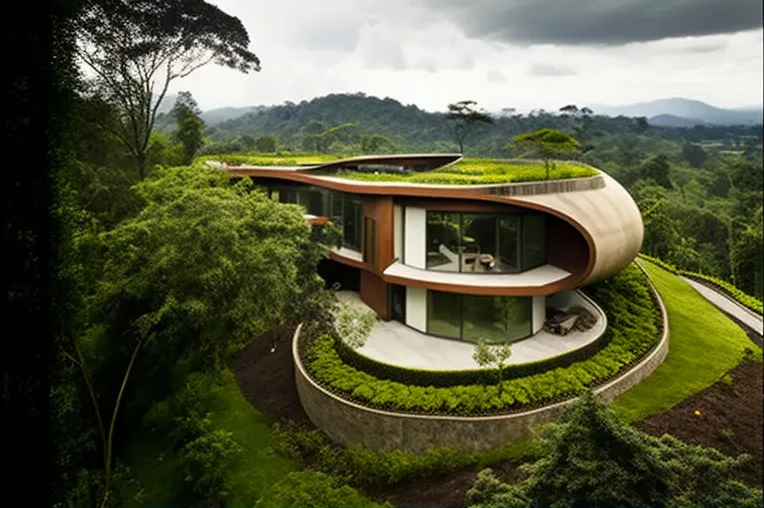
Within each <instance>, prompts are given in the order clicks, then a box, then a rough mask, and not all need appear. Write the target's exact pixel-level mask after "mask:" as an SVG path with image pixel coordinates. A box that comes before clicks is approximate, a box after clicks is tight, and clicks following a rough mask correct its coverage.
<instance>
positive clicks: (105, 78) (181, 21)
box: [77, 0, 260, 179]
mask: <svg viewBox="0 0 764 508" xmlns="http://www.w3.org/2000/svg"><path fill="white" fill-rule="evenodd" d="M77 36H78V56H79V58H80V59H81V60H82V61H83V62H84V63H85V64H87V65H88V66H89V67H90V69H91V70H92V71H93V72H94V74H95V77H94V78H93V79H92V80H91V81H90V86H89V87H88V89H87V91H88V93H91V94H93V95H96V96H98V97H101V98H103V99H104V100H105V101H107V102H108V103H110V104H113V105H114V107H115V108H116V109H117V111H118V117H117V119H116V121H115V122H110V123H103V124H102V127H103V128H105V129H107V130H109V131H110V132H112V133H113V134H114V135H115V136H117V137H118V138H119V139H120V140H121V141H122V143H124V145H125V146H126V147H127V149H128V150H129V151H130V153H131V155H132V156H133V157H134V158H135V161H136V164H137V167H138V175H139V177H140V179H143V178H144V177H145V176H146V166H147V163H146V161H147V152H148V148H149V143H150V136H151V131H152V129H153V128H154V123H155V121H156V116H157V110H158V108H159V105H160V104H161V102H162V99H163V98H164V96H165V94H166V93H167V89H168V87H169V85H170V83H172V82H173V81H175V80H177V79H181V78H184V77H186V76H188V75H189V74H191V73H192V72H194V71H195V70H196V69H199V68H200V67H202V66H204V65H207V64H209V63H216V64H219V65H223V66H226V67H229V68H232V69H236V70H239V71H241V72H245V73H246V72H249V71H252V70H254V71H259V70H260V59H259V58H258V57H257V56H256V55H255V54H254V53H252V52H251V51H249V49H248V46H249V36H248V35H247V31H246V30H245V29H244V26H243V25H242V24H241V21H239V19H238V18H235V17H233V16H229V15H228V14H226V13H224V12H223V11H221V10H220V9H219V8H217V7H216V6H214V5H212V4H209V3H207V2H205V1H204V0H169V1H160V0H99V1H90V2H88V3H87V6H86V7H85V9H84V10H83V12H82V15H81V16H80V18H79V20H78V23H77Z"/></svg>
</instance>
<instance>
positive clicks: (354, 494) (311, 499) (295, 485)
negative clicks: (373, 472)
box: [255, 471, 392, 508]
mask: <svg viewBox="0 0 764 508" xmlns="http://www.w3.org/2000/svg"><path fill="white" fill-rule="evenodd" d="M255 508H392V505H391V504H390V503H385V504H384V505H382V504H378V503H374V502H373V501H371V500H369V499H367V498H366V497H365V496H363V495H362V494H361V493H360V492H358V491H357V490H355V489H353V488H351V487H348V486H347V485H341V484H340V483H339V482H338V481H337V480H336V479H335V478H332V477H331V476H329V475H326V474H324V473H319V472H314V471H297V472H291V473H289V474H288V475H287V476H286V477H285V478H284V479H283V480H281V481H280V482H278V483H277V484H275V485H274V486H273V488H272V489H271V490H270V491H269V492H267V493H266V494H265V495H264V496H263V497H261V498H260V499H259V500H258V501H257V503H256V504H255Z"/></svg>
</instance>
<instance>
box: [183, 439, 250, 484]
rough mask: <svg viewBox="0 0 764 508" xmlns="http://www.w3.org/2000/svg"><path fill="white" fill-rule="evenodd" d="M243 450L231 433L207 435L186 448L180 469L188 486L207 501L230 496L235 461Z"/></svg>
mask: <svg viewBox="0 0 764 508" xmlns="http://www.w3.org/2000/svg"><path fill="white" fill-rule="evenodd" d="M242 451H243V449H242V448H241V446H239V444H238V443H237V442H236V441H235V440H234V438H233V434H232V433H230V432H229V431H227V430H223V429H215V430H211V431H209V432H206V433H204V434H202V435H201V436H199V437H198V438H196V439H194V440H193V441H191V442H190V443H188V444H187V445H186V446H184V447H183V449H182V450H181V453H180V457H179V458H180V466H181V469H182V471H183V474H184V479H185V481H186V483H187V484H188V485H189V487H191V489H192V490H193V491H194V493H196V494H198V495H199V496H202V498H204V499H210V498H213V499H220V498H222V497H225V496H226V495H227V494H228V489H229V486H230V485H229V484H230V476H231V475H230V473H231V470H232V467H233V462H234V460H235V459H236V458H237V457H238V456H239V455H240V454H241V453H242Z"/></svg>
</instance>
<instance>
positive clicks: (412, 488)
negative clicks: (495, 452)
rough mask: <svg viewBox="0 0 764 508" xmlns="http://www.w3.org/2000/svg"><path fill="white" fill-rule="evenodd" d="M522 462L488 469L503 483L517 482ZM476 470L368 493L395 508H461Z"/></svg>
mask: <svg viewBox="0 0 764 508" xmlns="http://www.w3.org/2000/svg"><path fill="white" fill-rule="evenodd" d="M520 464H522V462H521V461H518V460H511V461H504V462H499V463H497V464H492V465H491V466H489V467H490V468H491V469H493V472H494V473H495V474H496V476H497V477H498V478H499V479H500V480H502V481H505V482H510V483H515V482H517V481H519V480H520V473H519V472H518V470H517V468H518V466H520ZM478 471H479V469H478V468H476V467H471V468H468V469H464V470H461V471H455V472H453V473H450V474H447V475H443V476H440V477H438V478H433V479H431V480H424V481H418V482H413V483H410V484H407V485H401V486H399V487H395V488H392V489H388V490H387V491H385V492H370V495H371V496H373V497H374V498H375V499H376V500H378V501H381V502H384V501H390V502H391V503H392V504H393V505H394V506H395V507H396V508H464V507H466V506H467V500H466V497H467V491H468V490H469V489H470V488H471V487H472V484H473V483H474V482H475V476H476V475H477V473H478Z"/></svg>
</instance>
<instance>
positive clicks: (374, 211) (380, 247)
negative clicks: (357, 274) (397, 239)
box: [361, 196, 395, 284]
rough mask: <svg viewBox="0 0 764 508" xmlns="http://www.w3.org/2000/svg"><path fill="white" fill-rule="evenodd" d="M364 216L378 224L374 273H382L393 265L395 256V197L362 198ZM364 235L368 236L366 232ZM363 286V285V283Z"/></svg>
mask: <svg viewBox="0 0 764 508" xmlns="http://www.w3.org/2000/svg"><path fill="white" fill-rule="evenodd" d="M361 200H362V203H363V215H364V217H369V218H371V219H374V221H375V222H376V232H375V235H376V238H375V245H374V248H375V250H376V252H375V256H374V271H375V272H377V273H378V274H381V273H382V271H383V270H384V269H385V268H387V267H388V266H390V265H391V264H392V263H393V259H394V256H395V253H394V247H393V197H392V196H361ZM364 234H366V233H365V232H364ZM362 284H363V283H362Z"/></svg>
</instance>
